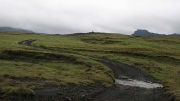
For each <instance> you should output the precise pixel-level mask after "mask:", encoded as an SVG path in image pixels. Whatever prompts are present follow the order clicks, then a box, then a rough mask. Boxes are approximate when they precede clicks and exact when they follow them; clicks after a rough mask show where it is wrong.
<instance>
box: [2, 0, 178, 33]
mask: <svg viewBox="0 0 180 101" xmlns="http://www.w3.org/2000/svg"><path fill="white" fill-rule="evenodd" d="M0 26H1V27H2V26H10V27H15V28H23V29H29V30H32V31H34V32H39V33H49V34H70V33H77V32H91V31H94V32H111V33H122V34H132V33H134V31H135V30H137V29H147V30H148V31H150V32H156V33H162V34H172V33H180V0H0Z"/></svg>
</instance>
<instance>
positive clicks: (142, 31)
mask: <svg viewBox="0 0 180 101" xmlns="http://www.w3.org/2000/svg"><path fill="white" fill-rule="evenodd" d="M132 35H133V36H180V34H177V33H174V34H169V35H166V34H159V33H153V32H149V31H148V30H146V29H137V30H136V31H135V32H134V33H133V34H132Z"/></svg>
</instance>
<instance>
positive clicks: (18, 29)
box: [0, 27, 34, 33]
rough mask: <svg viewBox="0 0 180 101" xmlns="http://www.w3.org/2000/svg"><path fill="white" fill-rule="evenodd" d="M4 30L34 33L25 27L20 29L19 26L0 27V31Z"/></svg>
mask: <svg viewBox="0 0 180 101" xmlns="http://www.w3.org/2000/svg"><path fill="white" fill-rule="evenodd" d="M4 31H10V32H26V33H34V32H33V31H31V30H26V29H21V28H12V27H0V32H4Z"/></svg>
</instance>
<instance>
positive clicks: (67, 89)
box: [2, 40, 174, 101]
mask: <svg viewBox="0 0 180 101" xmlns="http://www.w3.org/2000/svg"><path fill="white" fill-rule="evenodd" d="M32 42H33V40H25V41H22V42H20V43H19V44H23V45H28V46H31V44H32ZM97 59H98V61H99V62H101V63H102V64H104V65H106V66H108V67H109V68H111V69H112V71H113V72H114V76H115V78H116V79H119V80H124V79H135V80H141V81H146V82H153V83H158V80H156V79H155V78H153V77H152V76H150V75H148V74H147V73H145V72H143V71H141V70H140V69H138V68H135V67H133V66H129V65H126V64H122V63H119V62H116V61H111V60H108V59H105V58H101V59H99V58H97ZM34 91H35V95H34V96H32V97H24V96H21V97H17V99H13V100H14V101H17V100H24V101H25V100H26V101H174V99H173V98H171V97H170V96H169V95H167V94H166V93H165V91H164V89H163V88H151V89H149V88H142V87H134V86H127V85H121V84H114V86H113V87H109V88H106V87H104V86H102V85H93V84H92V85H91V84H89V85H72V84H71V85H66V86H58V87H51V86H47V87H44V88H43V89H36V90H34ZM2 100H3V99H2ZM4 101H5V100H4Z"/></svg>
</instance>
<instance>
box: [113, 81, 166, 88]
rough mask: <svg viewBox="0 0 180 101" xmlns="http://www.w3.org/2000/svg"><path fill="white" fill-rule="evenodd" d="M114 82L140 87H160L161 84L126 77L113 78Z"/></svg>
mask: <svg viewBox="0 0 180 101" xmlns="http://www.w3.org/2000/svg"><path fill="white" fill-rule="evenodd" d="M115 84H121V85H127V86H134V87H141V88H147V89H150V88H162V87H163V85H161V84H158V83H152V82H144V81H139V80H133V79H127V80H118V79H116V80H115Z"/></svg>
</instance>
